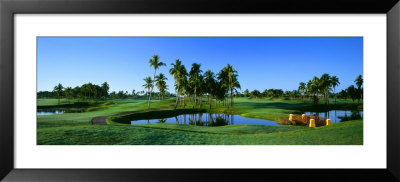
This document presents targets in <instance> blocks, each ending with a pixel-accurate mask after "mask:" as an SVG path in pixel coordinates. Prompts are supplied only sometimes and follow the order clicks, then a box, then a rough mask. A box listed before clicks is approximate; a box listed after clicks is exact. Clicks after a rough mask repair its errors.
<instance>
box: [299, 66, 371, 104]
mask: <svg viewBox="0 0 400 182" xmlns="http://www.w3.org/2000/svg"><path fill="white" fill-rule="evenodd" d="M355 82H356V85H357V89H356V88H355V87H354V85H352V86H350V87H349V88H348V89H346V90H344V91H343V90H342V91H341V92H342V93H343V92H346V94H345V95H349V96H350V95H352V98H358V96H359V97H360V98H361V97H362V82H363V81H362V76H361V75H359V76H358V77H357V78H356V80H355ZM339 84H340V82H339V78H338V77H336V76H330V75H329V74H327V73H324V74H322V75H321V77H317V76H314V78H313V79H312V80H309V81H308V82H307V84H306V83H305V82H300V84H299V87H298V91H299V92H300V94H301V95H302V96H303V99H305V97H309V98H311V99H312V100H313V102H314V103H315V104H317V103H319V100H323V101H324V103H325V104H329V95H330V91H332V90H333V95H334V96H335V104H336V96H337V95H338V94H336V87H337V86H338V85H339ZM339 95H340V94H339Z"/></svg>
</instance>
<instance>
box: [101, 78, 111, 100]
mask: <svg viewBox="0 0 400 182" xmlns="http://www.w3.org/2000/svg"><path fill="white" fill-rule="evenodd" d="M109 89H110V85H108V83H107V82H104V83H103V84H101V90H102V96H103V99H104V100H105V99H106V97H107V96H108V91H109Z"/></svg>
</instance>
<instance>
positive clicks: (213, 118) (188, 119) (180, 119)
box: [131, 113, 282, 126]
mask: <svg viewBox="0 0 400 182" xmlns="http://www.w3.org/2000/svg"><path fill="white" fill-rule="evenodd" d="M153 123H175V124H189V125H196V126H224V125H240V124H255V125H268V126H282V125H279V124H278V123H276V122H275V121H270V120H264V119H255V118H245V117H243V116H240V115H233V114H212V113H196V114H181V115H178V116H175V117H170V118H160V119H149V120H133V121H131V124H132V125H135V124H153Z"/></svg>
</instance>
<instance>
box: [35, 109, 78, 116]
mask: <svg viewBox="0 0 400 182" xmlns="http://www.w3.org/2000/svg"><path fill="white" fill-rule="evenodd" d="M85 111H86V108H45V109H37V111H36V115H37V116H45V115H53V114H64V113H80V112H85Z"/></svg>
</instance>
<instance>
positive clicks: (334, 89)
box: [333, 88, 336, 122]
mask: <svg viewBox="0 0 400 182" xmlns="http://www.w3.org/2000/svg"><path fill="white" fill-rule="evenodd" d="M333 91H334V92H335V105H336V88H333ZM335 112H336V111H335ZM335 117H336V116H335ZM335 122H336V121H335Z"/></svg>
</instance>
